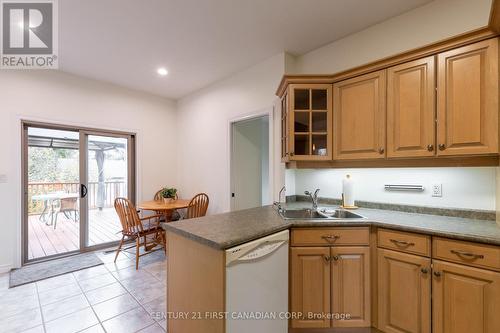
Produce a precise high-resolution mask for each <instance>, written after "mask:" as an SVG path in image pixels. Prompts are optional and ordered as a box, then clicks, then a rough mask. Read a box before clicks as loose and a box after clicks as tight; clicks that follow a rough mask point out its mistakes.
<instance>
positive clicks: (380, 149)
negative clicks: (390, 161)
mask: <svg viewBox="0 0 500 333" xmlns="http://www.w3.org/2000/svg"><path fill="white" fill-rule="evenodd" d="M384 151H385V150H384V148H382V147H381V148H379V149H378V153H379V154H380V155H382V154H383V153H384Z"/></svg>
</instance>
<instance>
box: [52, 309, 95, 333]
mask: <svg viewBox="0 0 500 333" xmlns="http://www.w3.org/2000/svg"><path fill="white" fill-rule="evenodd" d="M98 323H99V321H98V320H97V317H96V316H95V314H94V311H92V309H91V308H90V307H88V308H86V309H83V310H80V311H77V312H74V313H72V314H70V315H67V316H64V317H61V318H58V319H55V320H53V321H49V322H47V323H45V331H46V332H47V333H74V332H79V331H82V330H84V329H86V328H89V327H92V326H94V325H97V324H98Z"/></svg>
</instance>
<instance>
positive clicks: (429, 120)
mask: <svg viewBox="0 0 500 333" xmlns="http://www.w3.org/2000/svg"><path fill="white" fill-rule="evenodd" d="M434 63H435V59H434V56H431V57H427V58H423V59H418V60H415V61H412V62H408V63H405V64H401V65H398V66H394V67H391V68H389V69H388V70H387V157H389V158H391V157H423V156H434V154H435V146H436V143H435V117H436V116H435V74H434V73H435V66H434Z"/></svg>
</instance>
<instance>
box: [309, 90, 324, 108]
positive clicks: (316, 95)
mask: <svg viewBox="0 0 500 333" xmlns="http://www.w3.org/2000/svg"><path fill="white" fill-rule="evenodd" d="M312 109H313V110H326V109H327V93H326V90H325V89H313V90H312Z"/></svg>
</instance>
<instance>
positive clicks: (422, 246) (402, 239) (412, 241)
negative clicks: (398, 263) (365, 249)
mask: <svg viewBox="0 0 500 333" xmlns="http://www.w3.org/2000/svg"><path fill="white" fill-rule="evenodd" d="M377 241H378V246H379V247H383V248H385V249H390V250H396V251H400V252H407V253H412V254H418V255H421V256H426V257H429V256H430V255H431V237H430V236H426V235H421V234H414V233H411V232H404V231H396V230H387V229H379V230H378V233H377Z"/></svg>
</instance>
